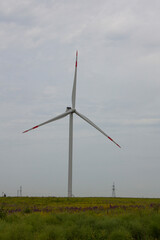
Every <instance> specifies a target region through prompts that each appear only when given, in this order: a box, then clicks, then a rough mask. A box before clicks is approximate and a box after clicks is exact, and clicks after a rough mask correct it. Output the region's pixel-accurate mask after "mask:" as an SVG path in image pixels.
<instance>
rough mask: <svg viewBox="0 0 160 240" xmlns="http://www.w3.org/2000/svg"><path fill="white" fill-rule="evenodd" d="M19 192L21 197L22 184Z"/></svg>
mask: <svg viewBox="0 0 160 240" xmlns="http://www.w3.org/2000/svg"><path fill="white" fill-rule="evenodd" d="M19 192H20V197H22V186H20V190H19Z"/></svg>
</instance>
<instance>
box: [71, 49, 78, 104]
mask: <svg viewBox="0 0 160 240" xmlns="http://www.w3.org/2000/svg"><path fill="white" fill-rule="evenodd" d="M77 60H78V51H77V52H76V62H75V72H74V82H73V89H72V108H75V104H76V84H77Z"/></svg>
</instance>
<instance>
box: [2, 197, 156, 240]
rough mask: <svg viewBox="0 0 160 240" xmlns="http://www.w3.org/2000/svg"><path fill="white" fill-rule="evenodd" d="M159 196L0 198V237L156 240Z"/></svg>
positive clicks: (70, 239)
mask: <svg viewBox="0 0 160 240" xmlns="http://www.w3.org/2000/svg"><path fill="white" fill-rule="evenodd" d="M159 208H160V199H142V198H141V199H140V198H55V197H54V198H53V197H44V198H43V197H17V198H16V197H6V198H0V240H1V239H6V240H7V239H12V240H18V239H19V240H23V239H25V240H29V239H33V240H34V239H35V240H41V239H43V240H52V239H56V240H60V239H62V240H79V239H82V240H92V239H95V240H105V239H116V240H119V239H123V240H125V239H132V240H133V239H139V240H143V239H144V240H149V239H151V240H152V239H160V214H159Z"/></svg>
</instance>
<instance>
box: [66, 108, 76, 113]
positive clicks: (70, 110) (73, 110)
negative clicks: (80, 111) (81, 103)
mask: <svg viewBox="0 0 160 240" xmlns="http://www.w3.org/2000/svg"><path fill="white" fill-rule="evenodd" d="M68 111H69V112H70V113H74V112H75V111H76V109H75V108H71V107H66V112H68Z"/></svg>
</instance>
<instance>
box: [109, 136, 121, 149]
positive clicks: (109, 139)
mask: <svg viewBox="0 0 160 240" xmlns="http://www.w3.org/2000/svg"><path fill="white" fill-rule="evenodd" d="M108 138H109V140H111V141H112V142H114V143H115V144H116V145H117V146H118V147H119V148H121V147H120V146H119V145H118V144H117V143H116V142H115V141H113V139H112V138H110V137H108Z"/></svg>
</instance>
